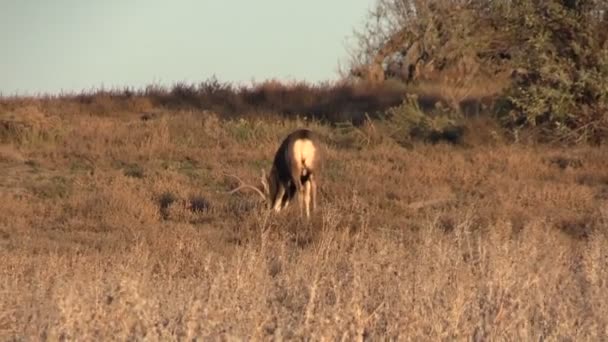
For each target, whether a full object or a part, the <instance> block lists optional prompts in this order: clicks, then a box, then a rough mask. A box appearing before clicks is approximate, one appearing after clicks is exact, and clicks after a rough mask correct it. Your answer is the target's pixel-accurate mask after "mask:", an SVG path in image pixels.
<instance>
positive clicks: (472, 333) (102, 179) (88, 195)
mask: <svg viewBox="0 0 608 342" xmlns="http://www.w3.org/2000/svg"><path fill="white" fill-rule="evenodd" d="M8 112H10V113H7V114H3V116H2V117H1V118H0V120H4V121H3V122H5V123H3V124H1V125H0V138H1V139H2V141H1V145H0V172H1V177H0V194H1V196H2V200H1V201H0V212H1V213H2V214H1V215H0V260H2V262H1V263H0V298H1V300H0V337H1V339H2V340H12V339H15V340H38V339H49V340H57V339H70V340H108V339H111V340H125V339H130V338H134V339H146V340H191V339H192V338H198V339H205V338H212V339H218V338H220V337H223V338H226V339H230V340H233V339H253V340H259V339H269V338H277V339H297V338H301V337H309V338H312V339H314V340H319V339H325V340H338V339H344V340H357V339H372V340H378V339H400V340H409V339H412V340H429V339H430V340H455V339H456V340H463V339H474V340H477V341H479V340H488V339H492V340H495V339H505V338H506V339H509V340H511V339H512V340H539V339H543V340H546V339H549V340H555V339H559V340H563V339H572V340H577V341H578V340H586V341H589V340H601V339H603V338H606V335H607V334H608V328H607V327H608V301H607V299H606V298H608V281H607V280H608V267H607V266H608V250H607V249H606V246H607V243H608V234H607V232H608V231H607V230H606V225H607V223H608V206H607V203H608V176H607V175H606V170H607V169H608V151H606V149H602V148H587V147H581V148H577V149H574V148H572V149H558V148H550V147H542V146H519V145H504V144H503V143H500V142H495V143H493V144H476V145H474V146H472V147H466V148H465V147H454V146H448V145H423V144H420V145H415V146H413V148H411V149H405V148H403V147H400V146H399V145H397V144H395V143H392V142H391V140H389V139H371V138H370V137H371V134H372V133H370V132H373V127H372V128H370V127H368V131H367V132H368V133H369V134H370V136H367V135H366V134H365V133H363V134H362V135H361V136H363V138H361V136H359V137H355V138H348V139H345V138H344V137H343V136H341V135H340V134H341V133H340V131H338V130H335V129H332V128H330V127H329V126H323V125H319V124H315V123H305V122H304V121H300V122H299V121H296V120H274V121H273V120H270V119H267V120H264V121H262V120H255V119H248V120H245V119H240V120H234V121H222V120H219V119H218V118H216V117H215V116H214V115H212V114H210V113H208V112H207V113H202V112H166V113H164V112H162V111H159V112H157V113H155V115H153V116H150V117H146V120H142V118H141V116H140V115H127V114H125V115H110V114H105V115H98V114H96V113H92V114H93V115H84V114H83V115H68V114H61V113H55V112H53V113H49V112H47V111H45V110H44V108H31V107H30V108H21V109H19V108H17V109H15V110H10V111H8ZM28 113H29V114H28ZM306 125H307V126H309V127H311V128H313V129H314V130H316V131H318V132H319V133H320V135H321V136H323V137H324V142H325V144H326V146H327V160H326V164H325V166H324V168H323V174H322V177H321V179H320V182H321V184H322V191H321V193H320V197H321V198H320V204H321V210H320V212H318V213H317V214H316V215H315V217H314V218H313V219H312V220H311V222H310V223H306V222H301V221H300V220H298V219H297V217H292V214H296V213H297V212H298V211H297V207H293V206H292V207H291V208H289V210H287V212H284V213H281V214H279V215H276V214H270V213H268V212H266V211H265V210H264V209H263V208H262V207H261V205H260V203H259V202H258V198H257V196H256V195H255V194H252V193H242V194H236V195H233V196H228V195H226V194H225V193H224V192H226V191H228V190H230V189H231V188H232V187H233V186H234V183H233V181H232V180H231V179H230V178H228V177H225V175H224V172H228V173H232V174H236V175H238V176H239V177H240V178H242V179H244V180H246V181H248V182H251V183H254V182H256V181H257V179H258V178H259V175H260V169H261V168H266V169H268V168H269V167H270V163H271V160H272V157H273V153H274V151H275V149H276V148H277V146H278V144H279V143H280V140H281V138H283V137H284V136H285V135H286V134H287V133H289V132H290V131H291V130H293V129H295V128H296V127H300V126H306ZM362 132H365V130H363V131H362ZM364 138H367V140H365V139H364ZM488 139H490V138H488ZM362 141H363V143H361V142H362Z"/></svg>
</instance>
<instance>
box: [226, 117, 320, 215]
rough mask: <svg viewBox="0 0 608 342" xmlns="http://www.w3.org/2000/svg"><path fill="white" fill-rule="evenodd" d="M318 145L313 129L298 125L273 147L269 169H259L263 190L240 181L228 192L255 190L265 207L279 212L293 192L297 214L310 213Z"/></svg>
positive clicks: (314, 189) (314, 192) (317, 169)
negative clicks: (267, 171) (296, 203)
mask: <svg viewBox="0 0 608 342" xmlns="http://www.w3.org/2000/svg"><path fill="white" fill-rule="evenodd" d="M321 154H322V152H321V147H320V144H319V140H318V138H317V136H316V134H315V133H314V132H312V131H311V130H308V129H298V130H295V131H293V132H291V133H290V134H289V135H287V137H285V139H283V141H282V142H281V145H280V146H279V148H278V149H277V151H276V153H275V155H274V160H273V163H272V168H271V169H270V173H269V174H268V175H266V173H265V172H264V171H263V170H262V185H263V189H264V191H261V190H260V189H259V188H257V187H255V186H252V185H248V184H245V183H243V182H242V181H241V180H240V179H239V178H238V177H236V176H233V177H235V178H237V179H238V180H239V181H240V182H241V183H242V184H241V186H239V187H237V188H236V189H234V190H232V191H230V192H229V193H234V192H236V191H239V190H241V189H250V190H254V191H256V192H257V193H258V194H259V195H260V196H261V197H262V198H263V199H264V201H265V202H266V204H267V206H268V209H274V211H276V212H279V211H281V209H284V208H285V207H287V206H288V205H289V201H290V200H291V199H292V198H293V197H294V196H297V198H298V204H299V207H300V215H302V214H303V213H304V209H305V212H306V217H310V212H311V206H312V210H313V211H314V210H315V209H316V207H317V183H318V178H319V171H320V167H321V157H322V156H321Z"/></svg>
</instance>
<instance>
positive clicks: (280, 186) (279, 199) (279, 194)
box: [273, 184, 285, 213]
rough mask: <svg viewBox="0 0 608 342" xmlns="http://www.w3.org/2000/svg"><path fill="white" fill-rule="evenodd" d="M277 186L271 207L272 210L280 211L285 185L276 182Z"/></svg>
mask: <svg viewBox="0 0 608 342" xmlns="http://www.w3.org/2000/svg"><path fill="white" fill-rule="evenodd" d="M277 187H278V189H277V196H276V197H275V198H274V203H273V207H274V211H276V212H277V213H278V212H279V211H281V202H282V201H283V196H284V195H285V187H284V186H283V184H278V185H277Z"/></svg>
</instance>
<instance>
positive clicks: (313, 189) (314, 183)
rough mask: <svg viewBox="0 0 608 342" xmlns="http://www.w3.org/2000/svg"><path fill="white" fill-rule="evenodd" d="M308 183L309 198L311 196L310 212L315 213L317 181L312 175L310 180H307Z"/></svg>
mask: <svg viewBox="0 0 608 342" xmlns="http://www.w3.org/2000/svg"><path fill="white" fill-rule="evenodd" d="M308 181H309V182H310V190H311V196H312V210H313V211H315V210H317V180H316V179H314V175H312V174H311V175H310V178H308Z"/></svg>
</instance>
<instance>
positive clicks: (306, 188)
mask: <svg viewBox="0 0 608 342" xmlns="http://www.w3.org/2000/svg"><path fill="white" fill-rule="evenodd" d="M311 187H312V185H311V183H310V179H309V180H308V181H307V182H306V183H304V204H305V205H306V218H309V217H310V192H311Z"/></svg>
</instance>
